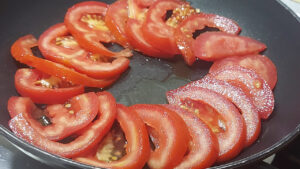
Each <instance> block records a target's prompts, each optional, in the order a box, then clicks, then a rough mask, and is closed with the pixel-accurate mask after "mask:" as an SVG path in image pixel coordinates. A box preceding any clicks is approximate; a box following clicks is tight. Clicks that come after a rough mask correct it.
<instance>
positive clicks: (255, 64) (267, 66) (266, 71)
mask: <svg viewBox="0 0 300 169" xmlns="http://www.w3.org/2000/svg"><path fill="white" fill-rule="evenodd" d="M232 65H238V66H241V67H245V68H247V69H252V70H254V71H255V72H256V73H257V74H258V75H260V76H261V77H262V78H263V79H264V80H265V81H267V83H268V84H269V86H270V88H271V89H273V88H274V87H275V85H276V82H277V70H276V66H275V65H274V63H273V62H272V61H271V60H270V59H269V58H268V57H267V56H264V55H247V56H241V57H229V58H224V59H222V60H218V61H216V62H214V64H213V65H212V66H211V67H210V69H209V72H214V71H217V70H219V69H221V68H223V67H225V66H232Z"/></svg>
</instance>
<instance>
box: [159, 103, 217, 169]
mask: <svg viewBox="0 0 300 169" xmlns="http://www.w3.org/2000/svg"><path fill="white" fill-rule="evenodd" d="M163 106H164V107H166V108H167V109H170V110H172V111H174V112H176V113H177V114H178V115H179V116H180V117H181V118H182V119H183V120H184V122H185V124H186V125H187V127H188V130H189V134H190V136H191V140H190V142H189V144H188V154H187V155H185V156H184V158H183V160H182V161H181V162H180V164H179V165H177V166H176V167H175V168H176V169H180V168H181V169H186V168H190V169H195V168H207V167H210V166H211V165H212V164H213V163H214V162H215V161H216V159H217V157H218V153H219V144H218V140H217V138H216V136H215V135H214V134H213V132H212V131H211V130H210V129H209V127H208V126H207V125H206V124H205V123H204V122H203V121H201V120H200V119H199V118H198V117H197V116H196V115H194V114H193V113H190V112H188V111H184V110H183V109H181V108H180V107H179V106H176V105H170V104H168V105H167V104H166V105H163Z"/></svg>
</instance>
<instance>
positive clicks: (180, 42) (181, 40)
mask: <svg viewBox="0 0 300 169" xmlns="http://www.w3.org/2000/svg"><path fill="white" fill-rule="evenodd" d="M205 26H207V27H213V28H218V29H219V30H220V31H222V32H226V33H230V34H238V33H239V32H240V30H241V28H240V27H239V25H238V24H237V23H236V22H235V21H233V20H231V19H228V18H225V17H223V16H219V15H215V14H205V13H199V14H195V15H191V16H189V17H187V18H186V19H185V20H184V21H183V22H182V23H181V24H180V25H179V26H178V27H177V28H176V31H175V39H176V43H177V46H178V49H179V50H180V51H181V54H182V55H183V58H184V60H185V62H186V63H187V64H188V65H192V64H193V63H194V62H195V61H196V56H195V55H194V53H193V51H192V49H191V47H192V43H193V41H194V39H193V33H194V32H195V31H196V30H202V29H204V28H205Z"/></svg>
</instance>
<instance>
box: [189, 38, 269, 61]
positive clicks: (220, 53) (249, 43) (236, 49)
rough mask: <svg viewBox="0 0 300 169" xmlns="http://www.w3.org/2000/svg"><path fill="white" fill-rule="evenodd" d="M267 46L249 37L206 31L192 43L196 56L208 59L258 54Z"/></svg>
mask: <svg viewBox="0 0 300 169" xmlns="http://www.w3.org/2000/svg"><path fill="white" fill-rule="evenodd" d="M266 48H267V47H266V45H265V44H263V43H261V42H259V41H256V40H254V39H251V38H249V37H244V36H238V35H232V34H228V33H224V32H205V33H203V34H201V35H199V36H198V37H197V38H196V40H195V41H193V43H192V50H193V53H194V54H195V55H196V57H198V58H199V59H203V60H206V61H214V60H218V59H221V58H225V57H230V56H244V55H250V54H257V53H259V52H262V51H263V50H265V49H266Z"/></svg>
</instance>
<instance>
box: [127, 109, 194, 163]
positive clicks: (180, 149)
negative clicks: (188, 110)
mask: <svg viewBox="0 0 300 169" xmlns="http://www.w3.org/2000/svg"><path fill="white" fill-rule="evenodd" d="M130 109H131V110H132V111H136V112H137V113H138V115H139V116H140V117H141V118H142V120H143V121H144V123H145V124H146V125H148V126H149V127H151V129H153V130H154V132H155V133H156V134H155V135H153V134H152V133H150V136H151V137H154V138H155V139H157V140H158V145H157V147H156V148H155V149H154V150H153V151H152V152H151V155H150V158H149V161H148V163H147V164H148V166H149V167H150V168H173V167H175V166H176V165H178V164H179V163H180V162H181V160H182V159H183V156H184V154H185V153H186V151H187V145H188V142H189V134H188V129H187V126H186V125H185V123H184V121H183V120H182V119H181V118H180V116H178V115H177V114H176V113H175V112H173V111H171V110H168V109H166V108H164V107H162V106H159V105H148V104H140V105H133V106H131V107H130Z"/></svg>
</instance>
